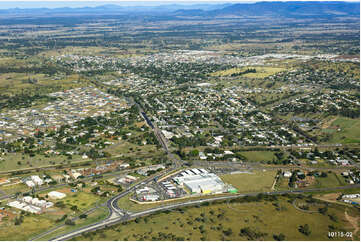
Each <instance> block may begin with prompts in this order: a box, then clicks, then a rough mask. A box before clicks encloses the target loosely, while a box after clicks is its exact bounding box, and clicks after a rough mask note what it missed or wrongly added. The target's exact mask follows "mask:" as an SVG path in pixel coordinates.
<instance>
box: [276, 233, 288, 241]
mask: <svg viewBox="0 0 361 242" xmlns="http://www.w3.org/2000/svg"><path fill="white" fill-rule="evenodd" d="M273 238H274V239H275V240H277V241H283V240H285V239H286V236H285V235H284V234H282V233H280V234H279V235H276V234H274V235H273Z"/></svg>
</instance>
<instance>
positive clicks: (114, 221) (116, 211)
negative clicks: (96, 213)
mask: <svg viewBox="0 0 361 242" xmlns="http://www.w3.org/2000/svg"><path fill="white" fill-rule="evenodd" d="M347 188H359V184H355V185H348V186H343V187H335V188H310V189H303V190H287V191H276V192H262V193H245V194H238V195H225V196H220V197H213V198H203V199H199V200H193V201H185V202H181V203H175V204H170V205H165V206H160V207H156V208H151V209H148V210H145V211H142V212H137V213H132V214H128V213H126V214H123V216H120V214H119V213H120V211H119V208H118V207H117V205H115V204H116V202H117V200H118V199H119V198H121V197H122V196H124V195H126V194H128V193H129V192H130V190H131V189H130V190H129V191H126V192H123V193H121V194H119V195H118V196H116V197H114V198H112V199H110V200H109V201H108V202H107V205H108V207H109V208H110V209H111V210H112V213H111V215H109V216H108V218H107V219H105V220H103V221H101V222H98V223H94V224H91V225H88V226H85V227H82V228H79V229H77V230H74V231H72V232H69V233H66V234H64V235H60V236H57V237H55V238H52V239H51V240H54V241H59V240H60V241H61V240H69V239H71V238H73V237H75V236H79V235H81V234H82V233H85V232H90V231H95V230H98V229H102V228H105V227H106V226H110V225H114V224H117V223H120V222H124V221H128V220H131V219H134V218H137V217H142V216H146V215H149V214H152V213H156V212H160V211H165V210H170V209H175V208H179V207H184V206H191V205H198V204H201V203H204V202H212V201H217V200H225V199H232V198H239V197H245V196H257V195H258V194H268V195H282V194H287V193H290V194H292V193H306V192H321V191H328V190H342V189H347ZM132 189H134V187H133V188H132ZM114 203H115V204H114ZM114 214H117V215H114Z"/></svg>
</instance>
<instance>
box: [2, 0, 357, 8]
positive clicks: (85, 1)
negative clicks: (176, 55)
mask: <svg viewBox="0 0 361 242" xmlns="http://www.w3.org/2000/svg"><path fill="white" fill-rule="evenodd" d="M259 1H265V0H259ZM266 1H269V0H266ZM291 1H292V0H291ZM298 1H299V0H298ZM306 1H307V0H306ZM313 1H314V0H313ZM328 1H330V0H328ZM331 1H333V0H331ZM348 1H354V2H355V1H356V2H358V1H359V0H348ZM227 2H229V3H235V2H249V3H251V2H258V1H257V0H238V1H237V0H228V1H227V0H221V1H217V0H197V1H175V0H163V1H154V0H142V1H136V0H133V1H132V0H126V1H121V0H105V1H102V0H77V1H71V0H62V1H57V0H45V1H33V0H12V1H9V0H7V1H6V0H0V9H6V8H59V7H72V8H77V7H86V6H88V7H95V6H99V5H104V4H117V5H123V6H158V5H163V4H174V3H177V4H197V3H213V4H216V3H227Z"/></svg>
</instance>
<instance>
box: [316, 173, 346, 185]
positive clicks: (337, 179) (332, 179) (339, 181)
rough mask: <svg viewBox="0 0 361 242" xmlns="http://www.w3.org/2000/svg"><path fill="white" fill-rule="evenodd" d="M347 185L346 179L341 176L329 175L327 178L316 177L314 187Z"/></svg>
mask: <svg viewBox="0 0 361 242" xmlns="http://www.w3.org/2000/svg"><path fill="white" fill-rule="evenodd" d="M345 185H347V183H346V181H345V178H343V177H342V176H341V175H340V174H336V173H333V172H332V173H327V177H316V182H315V183H314V185H312V187H340V186H345Z"/></svg>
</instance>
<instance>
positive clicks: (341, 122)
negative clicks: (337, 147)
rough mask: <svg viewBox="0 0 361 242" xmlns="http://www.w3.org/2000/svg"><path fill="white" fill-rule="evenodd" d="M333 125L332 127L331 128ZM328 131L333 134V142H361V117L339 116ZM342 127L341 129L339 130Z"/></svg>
mask: <svg viewBox="0 0 361 242" xmlns="http://www.w3.org/2000/svg"><path fill="white" fill-rule="evenodd" d="M331 127H332V129H330V128H331ZM330 128H329V129H326V132H329V133H331V134H332V138H331V140H330V142H332V143H343V144H348V143H360V119H351V118H343V117H342V118H341V117H340V118H337V119H336V120H335V121H334V122H332V124H331V125H330ZM338 128H340V129H341V131H337V129H338Z"/></svg>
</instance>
